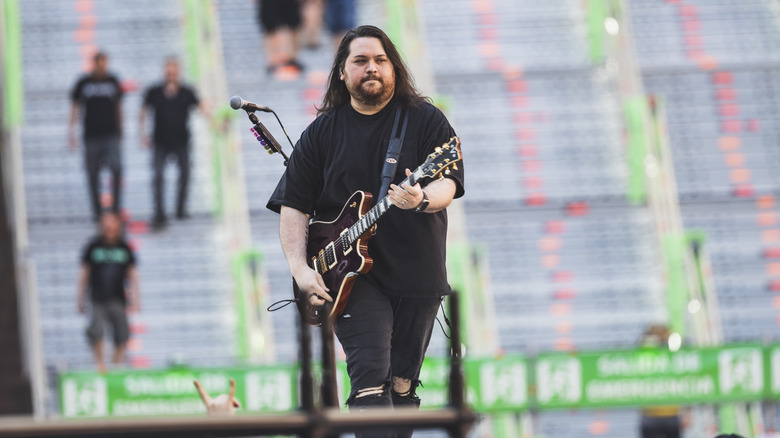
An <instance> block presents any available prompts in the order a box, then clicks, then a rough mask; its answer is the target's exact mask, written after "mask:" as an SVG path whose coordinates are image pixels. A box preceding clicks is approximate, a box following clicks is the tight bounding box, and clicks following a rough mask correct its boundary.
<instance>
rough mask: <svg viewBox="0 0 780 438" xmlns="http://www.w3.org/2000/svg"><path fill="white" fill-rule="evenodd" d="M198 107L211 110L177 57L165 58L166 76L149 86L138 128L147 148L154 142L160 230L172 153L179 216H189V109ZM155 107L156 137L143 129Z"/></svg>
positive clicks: (155, 223) (156, 215) (156, 223)
mask: <svg viewBox="0 0 780 438" xmlns="http://www.w3.org/2000/svg"><path fill="white" fill-rule="evenodd" d="M194 107H199V108H200V110H201V111H202V112H203V114H204V116H206V117H208V111H207V110H206V109H205V107H204V106H203V105H202V103H201V102H200V101H199V99H198V97H197V95H196V94H195V90H194V89H193V88H192V87H189V86H188V85H185V84H182V83H181V79H180V66H179V61H178V60H177V59H176V58H168V59H167V60H166V61H165V78H164V80H163V81H162V82H161V83H159V84H157V85H153V86H151V87H149V88H148V89H147V90H146V93H145V95H144V102H143V105H142V106H141V114H140V118H139V120H138V127H139V129H140V131H141V141H142V144H143V146H144V147H149V146H150V145H151V144H152V143H154V158H153V160H152V166H153V169H154V178H153V192H154V218H153V219H152V226H153V227H154V228H155V229H159V228H161V227H163V226H165V223H166V221H167V218H166V216H165V207H164V205H163V191H164V171H165V162H166V160H167V158H168V157H169V156H171V155H172V156H174V157H176V163H177V164H178V167H179V187H178V196H177V200H176V217H177V218H179V219H184V218H185V217H187V210H186V202H187V187H188V184H189V179H190V133H189V128H188V122H189V116H190V110H192V108H194ZM150 109H152V110H154V128H153V136H152V138H150V137H149V135H148V133H147V132H146V130H145V128H144V122H145V120H146V115H147V113H148V111H149V110H150Z"/></svg>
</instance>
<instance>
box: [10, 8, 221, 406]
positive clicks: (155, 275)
mask: <svg viewBox="0 0 780 438" xmlns="http://www.w3.org/2000/svg"><path fill="white" fill-rule="evenodd" d="M19 4H20V7H21V21H22V23H21V24H22V32H23V38H22V41H23V62H24V71H23V75H24V85H25V126H24V128H23V130H22V145H23V146H22V147H23V151H24V179H25V181H24V183H25V193H26V200H27V212H28V217H29V224H30V256H31V258H32V260H33V261H34V263H35V266H36V271H37V276H36V282H37V286H38V289H39V297H40V303H39V305H40V313H41V325H42V333H43V349H44V355H45V361H46V365H47V367H48V369H49V370H50V371H51V372H52V373H54V372H56V371H60V370H64V369H69V370H74V369H93V360H92V358H91V353H90V351H89V348H88V345H87V342H86V338H85V336H84V329H85V328H86V323H87V320H86V318H85V317H84V316H81V315H79V314H78V313H77V312H76V301H75V298H76V297H75V293H76V278H77V272H78V267H79V263H80V261H79V260H80V257H81V252H82V250H83V248H84V245H85V244H86V242H87V240H88V239H89V238H90V237H91V236H92V235H94V234H95V225H94V224H93V223H92V222H91V211H90V210H89V203H88V197H87V183H86V176H85V173H84V169H83V149H80V150H78V151H75V152H70V151H68V146H67V123H68V117H69V111H70V105H71V103H70V91H71V87H72V86H73V84H74V83H75V81H76V79H77V78H78V76H79V75H80V74H82V73H83V72H84V71H86V69H87V67H88V65H89V64H88V62H87V60H88V59H89V56H90V54H91V53H92V52H93V51H94V50H95V49H97V48H100V49H101V50H105V51H106V52H107V53H108V54H109V69H110V70H111V71H112V72H115V73H116V74H117V75H118V77H119V78H120V80H121V81H122V86H123V88H124V89H125V91H126V95H125V98H124V99H123V105H122V106H123V111H124V124H123V126H124V133H123V145H122V154H123V161H124V178H123V207H124V210H125V211H124V216H125V217H126V218H127V219H128V221H129V222H128V229H127V231H128V236H127V238H128V240H129V242H130V244H131V245H132V246H133V247H134V248H135V249H136V251H137V254H138V259H139V270H140V277H141V294H142V306H143V307H142V312H141V313H140V314H138V315H134V316H132V317H131V329H132V331H133V333H134V336H133V338H134V339H133V341H132V342H131V343H130V345H129V346H128V349H129V355H128V363H127V365H128V366H130V367H161V366H165V365H167V364H168V363H169V361H171V360H176V361H184V362H187V363H190V364H193V365H224V364H225V363H232V360H233V354H234V353H233V351H234V350H233V343H234V339H235V333H234V321H235V318H234V317H233V315H234V313H233V311H232V309H233V301H232V299H231V287H230V284H231V282H230V277H229V271H228V269H229V260H228V257H227V255H226V254H227V250H226V248H225V243H224V242H223V237H222V236H223V235H224V233H220V232H219V230H220V227H221V224H220V223H219V222H217V221H215V220H214V219H212V217H211V212H212V211H213V209H214V197H215V190H214V184H213V181H212V179H213V176H212V170H211V169H212V168H211V163H210V157H211V151H210V149H209V140H210V139H209V138H208V137H207V131H206V127H205V124H204V123H203V120H202V118H201V117H200V116H196V117H195V118H194V120H193V122H194V123H193V124H192V126H191V128H192V132H193V136H194V138H195V140H194V142H193V150H194V153H193V163H192V166H193V167H192V172H191V186H190V196H189V212H190V213H191V215H192V217H191V218H190V219H189V220H188V221H184V222H179V221H175V220H173V221H172V222H171V223H170V226H169V227H168V228H167V229H166V230H164V231H161V232H157V233H154V234H150V230H149V226H148V221H149V220H150V219H151V214H152V199H151V156H150V152H148V151H146V150H142V149H141V147H140V141H139V133H138V129H137V120H138V111H139V108H140V105H141V102H142V99H143V96H142V91H143V89H144V88H145V87H147V86H149V85H151V84H152V83H154V82H157V81H159V80H161V79H162V73H163V69H162V67H163V60H164V59H165V57H166V56H170V55H178V56H180V57H181V56H183V55H184V52H183V46H184V44H183V31H182V28H181V22H182V18H181V17H182V11H181V10H180V9H179V5H178V3H175V2H156V1H146V0H144V1H139V2H134V3H133V4H132V5H128V4H126V3H124V2H118V1H107V2H103V1H101V2H45V1H25V2H19ZM182 61H184V59H182ZM183 71H186V69H183ZM176 178H177V175H176V171H175V169H174V166H170V168H169V169H168V170H167V172H166V183H167V187H166V189H167V190H166V196H165V199H166V201H167V205H168V211H169V214H170V215H171V216H173V215H172V211H173V208H172V205H173V202H174V199H175V192H174V187H175V181H176ZM101 181H102V184H103V186H104V187H107V185H108V182H109V181H108V175H107V174H105V175H103V177H102V178H101ZM109 352H110V349H109ZM50 384H51V385H55V384H56V377H55V375H54V374H51V379H50ZM52 391H54V387H53V388H52ZM48 406H49V408H50V409H56V392H52V393H51V397H50V400H49V403H48Z"/></svg>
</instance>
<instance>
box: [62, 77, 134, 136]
mask: <svg viewBox="0 0 780 438" xmlns="http://www.w3.org/2000/svg"><path fill="white" fill-rule="evenodd" d="M70 98H71V100H72V101H73V102H77V103H79V104H81V105H82V108H83V109H84V137H85V138H95V137H105V136H108V135H117V134H119V121H118V120H117V116H118V113H117V107H118V105H119V103H120V100H121V99H122V87H121V86H120V85H119V80H118V79H117V78H116V76H114V75H110V74H109V75H107V76H106V77H104V78H100V79H98V78H97V77H95V76H93V75H86V76H83V77H82V78H81V79H79V80H78V82H76V86H75V87H73V90H72V91H71V93H70Z"/></svg>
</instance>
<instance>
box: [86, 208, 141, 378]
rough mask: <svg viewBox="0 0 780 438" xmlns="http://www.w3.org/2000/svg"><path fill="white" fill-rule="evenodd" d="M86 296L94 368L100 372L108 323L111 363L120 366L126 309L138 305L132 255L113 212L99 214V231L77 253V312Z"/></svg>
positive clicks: (125, 335) (126, 327)
mask: <svg viewBox="0 0 780 438" xmlns="http://www.w3.org/2000/svg"><path fill="white" fill-rule="evenodd" d="M126 288H127V293H125V289H126ZM87 296H89V302H90V303H91V306H90V308H91V315H90V321H89V326H88V327H87V339H88V340H89V345H90V347H92V353H93V354H94V356H95V363H96V364H97V368H98V371H100V372H101V373H104V372H106V365H105V362H104V361H103V335H104V333H105V326H106V325H107V324H108V325H110V326H111V332H112V334H113V340H114V355H113V359H112V363H113V364H114V365H115V366H117V365H120V364H121V363H122V361H123V359H124V354H125V346H126V345H127V340H128V339H129V338H130V328H129V325H128V322H127V311H138V310H139V308H140V295H139V289H138V273H137V270H136V261H135V255H134V254H133V251H132V250H131V249H130V247H129V246H128V245H127V243H126V242H125V241H124V239H123V238H122V223H121V221H120V219H119V217H118V216H117V215H116V214H115V213H113V212H106V213H103V215H102V216H101V217H100V234H99V235H98V236H97V237H95V238H94V239H92V240H91V241H90V242H89V244H88V245H87V247H86V249H85V250H84V253H83V254H82V256H81V270H80V272H79V283H78V296H77V300H76V301H77V306H78V310H79V313H82V314H84V313H86V311H87Z"/></svg>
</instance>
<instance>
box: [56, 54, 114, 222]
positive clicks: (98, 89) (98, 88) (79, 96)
mask: <svg viewBox="0 0 780 438" xmlns="http://www.w3.org/2000/svg"><path fill="white" fill-rule="evenodd" d="M93 61H94V68H93V70H92V72H91V73H89V74H87V75H85V76H83V77H82V78H80V79H79V80H78V82H76V85H75V86H74V87H73V91H71V94H70V97H71V101H72V104H71V110H70V122H69V124H68V143H69V145H70V148H71V150H75V149H76V148H77V147H78V142H77V140H76V124H77V122H78V119H79V114H80V113H83V114H82V116H83V117H82V119H83V124H84V133H83V139H84V158H85V162H86V167H87V181H88V184H89V195H90V200H91V203H92V216H93V220H95V221H97V220H98V218H99V217H100V212H101V210H102V208H101V202H100V187H99V185H100V180H99V176H100V166H101V164H103V165H106V166H108V168H109V169H110V170H111V175H112V178H113V201H112V202H111V207H112V210H113V211H114V212H116V213H119V209H120V205H121V204H120V196H119V191H120V188H121V184H122V156H121V151H120V140H121V136H122V105H121V103H122V94H123V93H122V87H121V86H120V85H119V80H118V79H117V78H116V76H114V75H113V74H111V73H109V72H108V55H106V54H105V53H103V52H98V53H97V54H95V56H94V58H93Z"/></svg>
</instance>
